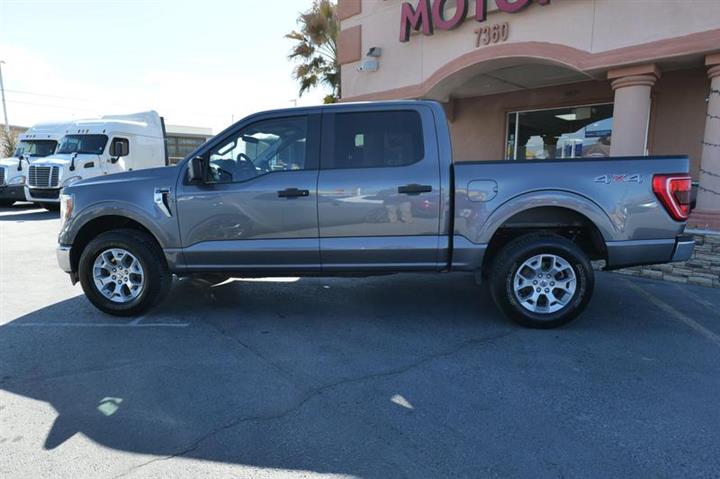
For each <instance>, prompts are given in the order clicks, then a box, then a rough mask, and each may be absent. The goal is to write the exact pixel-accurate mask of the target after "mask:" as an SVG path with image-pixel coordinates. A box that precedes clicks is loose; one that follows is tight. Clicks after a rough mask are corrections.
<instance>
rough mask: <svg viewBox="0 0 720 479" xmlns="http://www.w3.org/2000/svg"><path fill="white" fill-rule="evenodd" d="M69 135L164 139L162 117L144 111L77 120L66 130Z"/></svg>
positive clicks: (155, 113)
mask: <svg viewBox="0 0 720 479" xmlns="http://www.w3.org/2000/svg"><path fill="white" fill-rule="evenodd" d="M65 134H67V135H78V134H95V135H108V136H111V135H113V134H126V135H139V136H151V137H159V138H162V137H163V128H162V121H161V119H160V115H158V113H157V112H156V111H153V110H151V111H144V112H139V113H131V114H127V115H104V116H101V117H100V118H90V119H85V120H75V121H73V122H72V123H70V124H69V125H67V128H66V129H65Z"/></svg>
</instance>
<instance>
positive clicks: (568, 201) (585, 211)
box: [466, 190, 621, 244]
mask: <svg viewBox="0 0 720 479" xmlns="http://www.w3.org/2000/svg"><path fill="white" fill-rule="evenodd" d="M548 206H551V207H557V208H566V209H569V210H572V211H575V212H576V213H579V214H581V215H583V216H585V217H587V218H588V219H589V220H590V221H592V222H593V223H594V224H595V226H596V227H597V229H598V230H599V231H600V234H601V235H602V237H603V239H604V240H605V241H606V242H607V241H617V240H619V239H620V234H621V231H620V229H619V227H618V226H617V225H616V224H615V223H613V221H612V219H611V218H610V217H609V216H608V214H607V213H606V212H605V211H604V210H603V209H602V208H600V206H598V205H597V204H596V203H595V202H593V201H592V200H590V199H588V198H586V197H584V196H582V195H578V194H576V193H571V192H569V191H557V190H543V191H534V192H529V193H524V194H522V195H519V196H515V197H513V198H511V199H509V200H507V201H506V202H505V203H503V204H502V205H500V206H499V207H497V208H496V209H495V210H494V211H492V212H491V213H490V215H489V216H487V217H486V219H485V221H484V222H483V221H482V220H483V218H478V220H479V221H478V223H476V224H474V225H470V227H469V228H467V230H466V231H467V233H468V234H469V235H470V236H471V237H469V238H468V239H469V240H470V241H472V242H473V243H476V244H488V243H489V242H490V240H491V239H492V237H493V236H494V235H495V233H496V232H497V230H498V229H499V228H500V227H501V226H502V225H503V224H505V222H506V221H508V220H509V219H510V218H512V217H513V216H515V215H516V214H518V213H521V212H523V211H526V210H530V209H533V208H540V207H548ZM480 223H482V224H480Z"/></svg>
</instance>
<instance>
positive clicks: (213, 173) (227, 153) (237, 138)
mask: <svg viewBox="0 0 720 479" xmlns="http://www.w3.org/2000/svg"><path fill="white" fill-rule="evenodd" d="M307 132H308V119H307V117H292V118H279V119H272V120H266V121H261V122H258V123H254V124H252V125H250V126H248V127H246V128H244V129H243V130H241V131H240V132H238V133H236V134H234V135H233V136H232V137H230V138H228V139H227V141H225V142H224V143H222V144H221V145H220V146H218V147H215V148H214V149H213V150H211V151H210V177H211V179H212V181H215V182H217V183H232V182H240V181H247V180H250V179H252V178H255V177H257V176H260V175H264V174H267V173H272V172H274V171H292V170H303V169H305V168H306V161H305V160H306V156H307V137H308V134H307Z"/></svg>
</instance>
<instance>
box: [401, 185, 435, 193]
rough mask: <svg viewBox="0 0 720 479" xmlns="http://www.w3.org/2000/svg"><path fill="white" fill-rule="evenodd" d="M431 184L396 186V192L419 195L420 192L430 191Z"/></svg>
mask: <svg viewBox="0 0 720 479" xmlns="http://www.w3.org/2000/svg"><path fill="white" fill-rule="evenodd" d="M431 192H432V186H430V185H416V184H412V185H405V186H398V193H400V194H401V195H419V194H421V193H431Z"/></svg>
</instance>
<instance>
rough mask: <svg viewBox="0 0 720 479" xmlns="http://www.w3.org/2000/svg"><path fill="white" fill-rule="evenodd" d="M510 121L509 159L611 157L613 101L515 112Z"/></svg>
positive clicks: (507, 154) (507, 153) (507, 148)
mask: <svg viewBox="0 0 720 479" xmlns="http://www.w3.org/2000/svg"><path fill="white" fill-rule="evenodd" d="M507 123H508V128H507V131H508V133H507V141H506V153H505V158H506V159H508V160H546V159H555V158H580V157H586V158H601V157H606V156H610V145H611V144H612V130H613V104H612V103H607V104H601V105H584V106H574V107H567V108H554V109H547V110H533V111H515V112H511V113H509V114H508V122H507Z"/></svg>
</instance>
